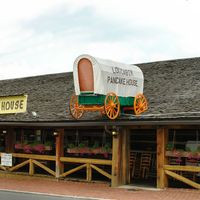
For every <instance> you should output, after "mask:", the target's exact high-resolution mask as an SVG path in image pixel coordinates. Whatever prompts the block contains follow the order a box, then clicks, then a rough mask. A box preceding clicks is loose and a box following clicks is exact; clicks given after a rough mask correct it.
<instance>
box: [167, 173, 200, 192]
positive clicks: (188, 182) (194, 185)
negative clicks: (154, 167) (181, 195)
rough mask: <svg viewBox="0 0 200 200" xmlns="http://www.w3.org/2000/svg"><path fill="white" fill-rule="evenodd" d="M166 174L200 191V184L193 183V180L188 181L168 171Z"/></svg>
mask: <svg viewBox="0 0 200 200" xmlns="http://www.w3.org/2000/svg"><path fill="white" fill-rule="evenodd" d="M165 173H166V174H167V175H169V176H171V177H173V178H175V179H177V180H179V181H181V182H184V183H186V184H188V185H190V186H192V187H194V188H196V189H200V184H198V183H195V182H194V181H191V180H190V179H188V178H185V177H183V176H180V175H178V174H176V173H174V172H171V171H168V170H165Z"/></svg>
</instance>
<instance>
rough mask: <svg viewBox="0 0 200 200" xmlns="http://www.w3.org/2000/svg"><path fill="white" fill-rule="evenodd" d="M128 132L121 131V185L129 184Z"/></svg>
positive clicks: (125, 129)
mask: <svg viewBox="0 0 200 200" xmlns="http://www.w3.org/2000/svg"><path fill="white" fill-rule="evenodd" d="M129 138H130V131H129V129H128V128H123V129H122V177H121V178H122V179H121V184H122V185H125V184H129V183H130V166H129V160H130V140H129Z"/></svg>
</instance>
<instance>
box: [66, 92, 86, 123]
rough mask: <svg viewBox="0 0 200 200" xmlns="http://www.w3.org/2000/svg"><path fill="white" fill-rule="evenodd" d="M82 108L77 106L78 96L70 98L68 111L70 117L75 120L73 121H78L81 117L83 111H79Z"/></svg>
mask: <svg viewBox="0 0 200 200" xmlns="http://www.w3.org/2000/svg"><path fill="white" fill-rule="evenodd" d="M81 108H82V106H80V105H79V104H78V96H77V95H75V94H73V95H72V96H71V98H70V104H69V109H70V113H71V115H72V116H73V117H74V118H75V119H79V118H81V117H82V115H83V113H84V110H82V109H81Z"/></svg>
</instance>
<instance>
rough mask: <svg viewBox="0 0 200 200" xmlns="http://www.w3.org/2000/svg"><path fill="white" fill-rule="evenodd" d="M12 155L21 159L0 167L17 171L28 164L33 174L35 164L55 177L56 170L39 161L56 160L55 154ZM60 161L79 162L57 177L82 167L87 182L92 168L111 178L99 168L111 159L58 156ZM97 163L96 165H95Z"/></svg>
mask: <svg viewBox="0 0 200 200" xmlns="http://www.w3.org/2000/svg"><path fill="white" fill-rule="evenodd" d="M0 156H1V153H0ZM12 157H14V158H22V159H23V161H22V162H21V163H19V164H17V165H14V166H12V167H5V166H1V165H0V169H1V170H4V171H8V172H13V171H17V170H18V169H20V168H22V167H24V166H26V165H29V170H28V173H29V175H34V174H35V166H37V167H40V168H42V169H43V170H45V171H46V172H48V173H49V174H50V175H52V176H54V177H56V172H55V171H54V170H52V169H50V168H49V167H47V166H46V165H45V164H43V163H42V162H41V161H54V162H56V156H51V155H36V154H23V153H12ZM60 161H61V162H62V163H73V164H74V163H75V164H80V165H79V166H78V167H75V168H73V169H70V170H68V171H66V172H63V173H62V174H60V175H59V177H58V178H62V177H66V176H68V175H70V174H72V173H75V172H77V171H79V170H81V169H83V168H86V180H87V181H88V182H90V181H92V169H93V170H96V171H97V172H98V173H100V174H102V175H103V176H105V177H107V178H108V179H111V174H109V173H108V172H106V171H105V170H103V169H101V168H100V167H99V165H101V166H105V165H106V166H111V165H112V160H104V159H89V158H73V157H60ZM97 165H98V166H97Z"/></svg>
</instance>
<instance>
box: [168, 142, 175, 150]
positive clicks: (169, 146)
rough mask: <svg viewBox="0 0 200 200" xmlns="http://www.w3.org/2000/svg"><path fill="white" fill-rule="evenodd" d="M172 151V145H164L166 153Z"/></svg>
mask: <svg viewBox="0 0 200 200" xmlns="http://www.w3.org/2000/svg"><path fill="white" fill-rule="evenodd" d="M173 149H174V145H173V144H172V143H168V144H167V145H166V150H167V151H172V150H173Z"/></svg>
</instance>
